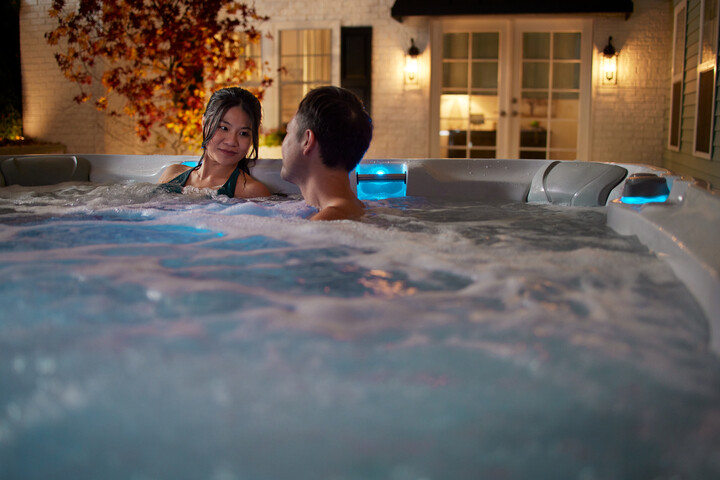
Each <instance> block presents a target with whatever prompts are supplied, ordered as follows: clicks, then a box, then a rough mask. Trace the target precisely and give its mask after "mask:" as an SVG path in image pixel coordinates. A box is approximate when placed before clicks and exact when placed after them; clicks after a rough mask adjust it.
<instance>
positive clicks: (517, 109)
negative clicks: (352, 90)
mask: <svg viewBox="0 0 720 480" xmlns="http://www.w3.org/2000/svg"><path fill="white" fill-rule="evenodd" d="M438 25H439V26H440V28H439V30H436V31H435V35H436V36H435V38H434V42H437V43H435V45H437V46H438V49H437V55H434V56H433V78H434V79H437V80H438V81H437V83H436V84H435V87H433V99H432V105H433V112H434V115H437V116H434V118H433V121H432V125H433V128H434V129H435V128H437V130H435V131H436V132H437V133H436V135H438V134H439V137H435V139H434V140H433V142H432V145H433V152H434V153H433V154H434V155H437V156H439V157H450V158H543V159H563V160H572V159H578V158H580V157H581V156H588V150H587V148H588V145H587V144H588V130H589V127H588V125H589V118H590V117H589V109H590V97H589V95H590V80H591V78H590V73H591V71H592V44H591V38H590V36H589V35H590V32H591V27H592V22H591V21H587V20H584V19H565V18H560V17H558V18H553V19H551V20H547V19H544V20H542V21H541V20H537V19H521V18H518V19H503V20H497V21H494V20H484V19H483V20H465V19H462V20H451V21H444V20H443V21H442V22H438ZM438 97H439V98H438Z"/></svg>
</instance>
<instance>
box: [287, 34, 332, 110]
mask: <svg viewBox="0 0 720 480" xmlns="http://www.w3.org/2000/svg"><path fill="white" fill-rule="evenodd" d="M330 32H331V30H329V29H317V30H281V31H280V65H282V66H283V68H284V73H283V74H282V75H281V77H280V122H281V124H287V123H288V122H290V120H291V119H292V117H293V115H294V114H295V111H296V110H297V106H298V104H299V103H300V100H302V99H303V97H304V96H305V94H306V93H307V92H309V91H310V90H312V89H313V88H315V87H319V86H321V85H329V84H330V83H331V71H330V54H331V44H330V38H331V34H330Z"/></svg>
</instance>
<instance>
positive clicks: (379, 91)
mask: <svg viewBox="0 0 720 480" xmlns="http://www.w3.org/2000/svg"><path fill="white" fill-rule="evenodd" d="M393 3H394V0H352V1H350V0H348V1H339V0H264V1H263V2H258V3H257V4H256V6H257V8H258V12H259V13H260V14H263V15H268V16H270V17H271V21H270V25H266V28H268V29H270V30H272V29H273V28H275V27H277V26H278V25H280V26H281V28H308V24H312V28H318V27H320V26H325V27H324V28H333V29H334V30H333V31H334V32H336V33H339V28H340V26H372V27H373V58H372V65H373V72H372V74H373V86H372V88H373V102H372V116H373V120H374V123H375V134H374V138H373V142H372V144H371V147H370V150H369V151H368V154H367V157H368V158H383V157H385V158H393V157H409V158H413V157H415V158H417V157H426V156H429V155H430V152H429V146H430V138H429V135H430V132H429V124H430V118H429V116H430V92H429V78H427V75H428V72H429V71H430V69H429V51H430V47H429V44H428V42H429V28H428V23H427V21H425V20H423V19H414V20H413V21H411V22H407V21H406V22H403V23H399V22H397V21H395V20H394V19H392V17H391V16H390V8H391V7H392V5H393ZM671 3H672V2H671V1H670V0H635V1H634V4H635V12H634V13H633V14H632V16H631V17H630V19H629V20H627V21H626V20H625V19H624V18H623V17H622V16H617V15H610V16H597V17H595V20H594V27H593V43H594V45H595V53H594V55H595V59H594V62H593V65H599V59H598V52H599V51H601V50H602V48H603V47H604V46H605V44H606V42H607V38H608V36H612V37H613V40H614V44H615V46H616V47H617V48H618V49H619V50H620V56H619V72H618V85H617V86H613V87H601V86H599V76H598V73H597V72H594V74H593V93H592V113H591V125H592V129H591V135H590V145H591V148H590V150H591V155H592V158H590V160H596V161H617V162H642V163H648V164H655V165H660V164H661V162H662V154H663V149H664V146H665V143H666V128H667V127H666V124H667V115H668V102H669V98H668V93H669V83H670V77H669V75H670V73H669V72H670V58H669V54H668V52H669V51H670V43H671V37H672V5H671ZM49 4H50V0H32V1H29V0H25V1H23V3H22V8H21V44H22V62H23V89H24V97H25V101H24V117H25V118H24V123H25V125H24V126H25V132H26V134H27V135H29V136H35V137H39V138H42V139H44V140H52V141H60V142H62V143H65V144H66V145H67V147H68V151H71V152H96V153H153V152H154V151H155V150H154V146H153V144H152V143H150V144H141V143H140V142H139V141H138V140H137V139H136V137H135V136H134V134H133V133H132V130H131V129H129V128H127V127H124V126H123V125H122V124H121V122H118V121H117V120H113V119H106V118H105V117H104V115H102V114H100V113H98V112H96V111H95V110H94V109H93V108H92V107H91V106H87V105H83V106H78V105H75V104H74V103H73V102H72V97H73V96H74V95H75V94H76V93H77V87H75V86H74V85H73V84H71V83H70V82H68V81H67V80H66V79H65V78H64V77H63V76H62V74H61V73H60V72H59V70H58V68H57V66H56V64H55V61H54V58H53V55H52V53H53V52H52V49H51V47H49V46H48V45H47V44H46V43H45V39H44V38H43V34H44V33H45V32H46V31H48V30H49V29H50V28H52V22H51V19H50V18H49V17H47V13H46V11H47V7H48V6H49ZM274 26H275V27H274ZM411 38H414V39H415V42H416V44H417V45H418V46H419V47H420V48H421V50H422V51H423V53H422V55H421V65H422V66H423V67H424V76H423V77H422V81H421V88H419V89H415V90H406V89H405V87H404V85H403V77H402V67H403V64H404V52H405V51H407V49H408V48H409V46H410V39H411ZM334 41H335V42H336V46H335V48H336V50H337V52H339V50H338V49H339V47H338V44H339V38H335V39H334ZM271 43H274V42H271ZM271 48H273V47H271ZM274 48H276V47H274ZM337 52H336V55H337ZM337 60H338V58H337V56H336V57H334V58H333V61H334V62H336V63H337ZM333 68H339V66H338V65H334V67H333ZM273 96H275V100H273ZM276 96H277V88H276V87H273V88H272V89H271V91H270V92H269V93H268V98H267V101H266V102H265V108H266V115H265V116H266V119H267V120H268V121H269V122H270V124H268V123H267V122H266V126H268V127H272V126H277V125H273V124H272V123H277V113H275V112H272V111H270V112H268V111H267V110H268V109H270V110H272V109H274V108H275V106H276V105H277V99H276Z"/></svg>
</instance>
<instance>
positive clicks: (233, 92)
mask: <svg viewBox="0 0 720 480" xmlns="http://www.w3.org/2000/svg"><path fill="white" fill-rule="evenodd" d="M232 107H241V108H242V109H243V110H244V111H245V113H247V114H248V116H249V117H250V121H251V122H252V149H251V150H250V152H249V153H248V155H246V156H245V158H243V159H242V160H240V162H238V168H239V169H240V170H242V171H243V172H245V173H247V174H248V175H249V174H250V167H251V166H252V164H253V163H255V160H257V158H258V145H259V143H260V123H261V122H262V108H261V107H260V101H259V100H258V99H257V97H256V96H255V95H253V94H252V93H251V92H249V91H247V90H245V89H244V88H240V87H230V88H223V89H221V90H218V91H216V92H215V93H213V94H212V97H210V101H209V102H208V104H207V107H206V108H205V113H203V120H204V127H203V141H202V148H203V154H202V157H200V161H201V162H202V159H203V158H205V148H206V147H207V145H208V143H209V142H210V140H211V139H212V137H213V136H214V135H215V132H216V131H217V129H218V126H219V125H220V121H221V120H222V119H223V117H224V116H225V113H227V111H228V110H229V109H231V108H232Z"/></svg>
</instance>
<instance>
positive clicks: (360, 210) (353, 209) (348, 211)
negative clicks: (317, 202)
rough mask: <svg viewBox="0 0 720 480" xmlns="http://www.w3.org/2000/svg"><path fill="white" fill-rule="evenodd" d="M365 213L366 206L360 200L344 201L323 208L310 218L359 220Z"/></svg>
mask: <svg viewBox="0 0 720 480" xmlns="http://www.w3.org/2000/svg"><path fill="white" fill-rule="evenodd" d="M363 215H365V206H364V205H363V204H362V202H360V201H359V200H358V201H357V203H354V202H344V203H342V204H338V205H331V206H328V207H325V208H323V209H322V210H320V211H319V212H318V213H316V214H315V215H313V216H312V217H310V220H357V219H359V218H361V217H362V216H363Z"/></svg>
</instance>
